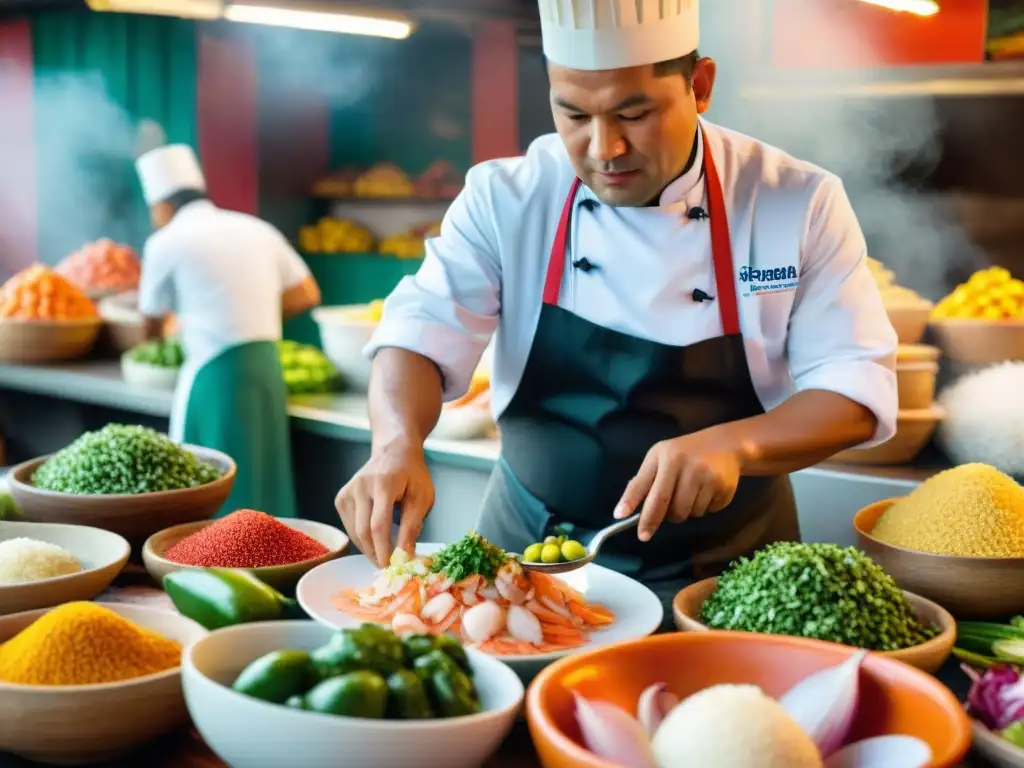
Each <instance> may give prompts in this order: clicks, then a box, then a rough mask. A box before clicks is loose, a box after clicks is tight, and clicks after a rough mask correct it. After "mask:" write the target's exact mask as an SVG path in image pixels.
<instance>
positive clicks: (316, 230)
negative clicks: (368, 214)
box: [299, 216, 374, 253]
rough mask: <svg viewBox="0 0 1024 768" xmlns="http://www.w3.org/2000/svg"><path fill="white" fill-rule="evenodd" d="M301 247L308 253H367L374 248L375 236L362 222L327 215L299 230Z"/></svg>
mask: <svg viewBox="0 0 1024 768" xmlns="http://www.w3.org/2000/svg"><path fill="white" fill-rule="evenodd" d="M299 247H300V248H301V249H302V250H303V251H305V252H306V253H366V252H368V251H372V250H373V247H374V237H373V233H372V232H370V230H368V229H367V228H366V227H364V226H363V225H361V224H358V223H356V222H354V221H347V220H345V219H334V218H331V217H330V216H325V217H324V218H322V219H320V221H318V222H317V223H316V224H313V225H311V226H308V227H303V228H302V229H301V230H299Z"/></svg>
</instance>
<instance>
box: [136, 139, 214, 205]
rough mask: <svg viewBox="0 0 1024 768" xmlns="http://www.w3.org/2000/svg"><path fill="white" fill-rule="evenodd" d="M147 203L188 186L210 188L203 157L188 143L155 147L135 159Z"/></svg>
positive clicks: (197, 188)
mask: <svg viewBox="0 0 1024 768" xmlns="http://www.w3.org/2000/svg"><path fill="white" fill-rule="evenodd" d="M135 168H136V170H138V172H139V181H140V182H141V183H142V195H143V197H145V198H146V205H153V204H154V203H160V202H163V201H164V200H166V199H167V198H169V197H170V196H171V195H175V194H177V193H178V192H181V191H183V190H186V189H194V190H196V191H198V192H205V191H206V179H204V178H203V169H202V168H200V167H199V158H197V157H196V153H195V152H194V151H192V147H190V146H188V145H187V144H171V145H169V146H166V147H160V148H158V149H153V150H150V151H149V152H147V153H146V154H144V155H143V156H142V157H140V158H139V159H138V160H137V161H136V162H135Z"/></svg>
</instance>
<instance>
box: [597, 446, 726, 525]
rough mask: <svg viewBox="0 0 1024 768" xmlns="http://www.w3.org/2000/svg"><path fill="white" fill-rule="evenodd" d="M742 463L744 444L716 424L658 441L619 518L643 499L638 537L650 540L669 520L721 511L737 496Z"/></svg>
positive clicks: (617, 513) (621, 505)
mask: <svg viewBox="0 0 1024 768" xmlns="http://www.w3.org/2000/svg"><path fill="white" fill-rule="evenodd" d="M740 464H741V458H740V451H739V448H738V447H737V446H734V445H730V441H729V440H727V439H725V438H724V437H723V436H722V435H721V433H720V432H718V431H716V430H715V428H713V427H712V428H711V429H707V430H702V431H701V432H695V433H693V434H692V435H685V436H683V437H677V438H675V439H673V440H665V441H664V442H661V443H657V444H656V445H655V446H654V447H653V448H651V450H649V451H648V452H647V456H646V457H645V458H644V462H643V464H642V465H641V466H640V471H639V472H637V474H636V477H634V478H633V479H632V480H630V481H629V484H628V485H627V486H626V491H625V493H623V494H622V499H621V501H619V504H618V506H616V507H615V517H616V518H619V519H621V518H624V517H628V516H629V515H632V514H633V513H634V512H636V510H637V508H638V507H640V504H641V502H642V503H643V508H642V509H641V511H640V526H639V528H640V530H639V533H638V536H639V537H640V540H641V541H648V540H650V538H651V536H653V535H654V532H655V531H656V530H658V527H659V526H660V525H661V523H662V522H663V521H664V520H665V519H666V518H667V519H668V520H669V521H671V522H673V523H681V522H683V521H684V520H686V519H688V518H691V517H702V516H703V515H704V514H705V513H707V512H718V511H720V510H722V509H724V508H725V507H726V506H728V504H729V502H731V501H732V498H733V496H735V495H736V486H737V485H738V484H739V480H740Z"/></svg>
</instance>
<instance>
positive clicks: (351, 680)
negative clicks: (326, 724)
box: [306, 671, 388, 720]
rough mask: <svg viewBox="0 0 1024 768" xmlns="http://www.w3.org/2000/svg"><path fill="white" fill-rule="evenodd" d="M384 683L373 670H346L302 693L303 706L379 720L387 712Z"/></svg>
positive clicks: (325, 712) (331, 712) (327, 713)
mask: <svg viewBox="0 0 1024 768" xmlns="http://www.w3.org/2000/svg"><path fill="white" fill-rule="evenodd" d="M387 705H388V686H387V683H386V682H385V681H384V678H383V677H381V676H380V675H378V674H377V673H376V672H368V671H362V672H349V673H348V674H347V675H341V676H340V677H332V678H330V679H328V680H324V681H323V682H322V683H319V684H318V685H317V686H316V687H315V688H313V690H311V691H310V692H309V693H307V694H306V709H308V710H309V711H311V712H320V713H321V714H325V715H344V716H347V717H367V718H372V719H375V720H379V719H381V718H382V717H384V715H385V713H386V712H387Z"/></svg>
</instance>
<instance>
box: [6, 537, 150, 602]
mask: <svg viewBox="0 0 1024 768" xmlns="http://www.w3.org/2000/svg"><path fill="white" fill-rule="evenodd" d="M21 537H24V538H26V539H35V540H36V541H46V542H49V543H51V544H56V545H57V546H59V547H63V548H64V549H66V550H67V551H68V552H70V553H71V554H72V555H74V556H75V559H77V560H78V562H79V563H81V564H82V569H83V570H82V571H81V572H79V573H72V574H68V575H67V576H57V577H55V578H52V579H43V580H42V581H29V582H25V583H21V584H2V585H0V615H5V614H9V613H20V612H22V611H32V610H36V609H38V608H51V607H53V606H55V605H60V604H61V603H71V602H74V601H76V600H92V599H93V598H94V597H96V596H97V595H99V594H100V593H102V592H103V591H104V590H105V589H106V588H107V587H109V586H110V582H112V581H113V580H114V578H115V577H116V576H117V574H119V573H120V572H121V569H122V568H123V567H124V564H125V563H126V562H128V556H129V555H130V554H131V547H130V546H128V542H127V541H125V540H124V538H123V537H121V536H118V535H117V534H116V533H111V532H110V531H103V530H100V529H99V528H90V527H88V526H84V525H51V524H47V523H0V541H7V540H8V539H17V538H21Z"/></svg>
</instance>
